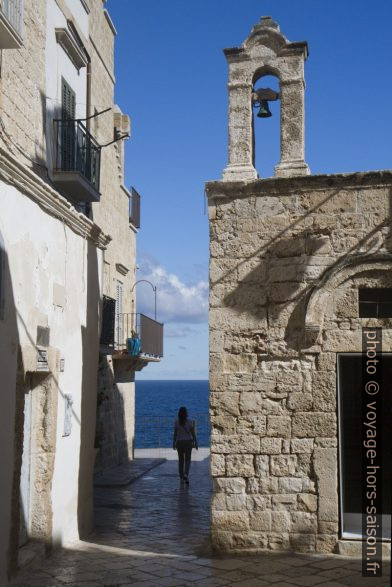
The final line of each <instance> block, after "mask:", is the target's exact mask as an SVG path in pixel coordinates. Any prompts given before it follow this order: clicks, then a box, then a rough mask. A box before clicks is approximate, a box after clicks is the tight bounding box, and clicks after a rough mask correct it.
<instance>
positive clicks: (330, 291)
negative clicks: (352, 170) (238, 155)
mask: <svg viewBox="0 0 392 587" xmlns="http://www.w3.org/2000/svg"><path fill="white" fill-rule="evenodd" d="M207 193H208V199H209V222H210V313H209V323H210V390H211V394H210V416H211V424H212V436H211V471H212V476H213V480H214V495H213V500H212V539H213V545H214V547H215V549H217V550H220V551H255V550H261V549H271V550H288V549H294V550H296V551H307V552H309V551H317V552H331V551H336V550H337V549H338V543H339V538H340V535H339V522H340V519H339V516H340V514H339V493H338V475H339V473H338V458H337V450H338V412H337V399H336V397H337V389H336V360H337V354H338V353H341V352H360V351H361V328H362V326H382V327H383V329H384V330H383V350H384V351H390V350H391V349H392V320H391V319H382V320H375V319H363V318H359V317H358V288H359V287H362V286H367V287H391V285H392V272H391V268H392V254H391V241H390V220H389V219H390V210H391V195H392V173H391V172H374V173H357V174H349V175H333V176H307V177H306V176H305V177H297V178H281V179H278V178H275V179H266V180H256V181H250V182H244V181H236V182H228V181H220V182H210V183H208V184H207Z"/></svg>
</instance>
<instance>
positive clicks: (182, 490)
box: [10, 449, 389, 587]
mask: <svg viewBox="0 0 392 587" xmlns="http://www.w3.org/2000/svg"><path fill="white" fill-rule="evenodd" d="M173 455H174V453H173ZM195 458H197V459H199V460H197V461H195V462H193V463H192V469H191V479H190V485H189V487H186V486H184V487H181V486H180V484H179V481H178V475H177V462H176V461H175V460H166V461H163V462H161V464H159V461H158V462H157V461H156V462H155V464H157V466H155V467H154V468H152V469H150V470H148V468H149V467H148V466H146V467H145V471H146V472H145V473H144V474H143V475H142V476H140V477H138V478H136V479H135V480H134V481H133V482H132V483H131V484H129V485H127V486H122V487H120V486H119V485H121V483H120V482H117V481H118V476H117V478H116V470H115V469H114V470H113V475H112V477H113V482H112V486H111V487H98V488H96V530H95V533H94V534H93V535H92V536H91V537H90V540H89V541H88V542H87V541H84V542H81V541H80V542H78V543H74V544H72V545H70V546H68V548H67V549H64V550H60V551H58V552H56V553H54V555H53V556H52V557H50V558H48V559H47V560H45V561H41V562H40V563H37V564H36V565H35V567H33V568H31V567H30V568H27V569H26V570H25V571H24V572H23V573H21V574H20V575H19V576H18V577H17V578H16V579H14V580H13V581H12V582H11V584H10V585H13V586H18V587H60V586H63V587H64V586H72V587H126V586H128V585H132V586H133V587H136V586H145V587H147V586H151V587H153V586H161V585H162V586H169V587H176V586H188V585H199V586H211V587H212V586H215V585H216V586H218V585H222V586H223V585H241V587H242V586H244V587H258V586H260V587H262V586H265V585H275V586H277V587H293V586H295V585H301V586H306V585H322V586H323V587H339V586H344V585H347V586H348V585H353V586H357V585H368V584H369V585H389V578H388V577H386V576H384V577H383V578H382V579H364V578H362V577H361V571H360V561H359V560H357V561H355V560H353V559H352V558H350V559H349V558H343V557H340V556H326V555H302V554H290V553H276V554H274V553H271V554H269V553H268V554H267V553H266V554H258V555H257V556H241V557H234V556H229V555H228V556H227V557H224V556H219V557H215V556H213V555H212V553H211V551H210V548H209V533H210V523H209V516H210V505H209V504H210V493H211V480H210V475H209V462H208V454H207V451H206V449H201V450H200V451H199V452H198V453H196V454H195ZM151 463H153V460H151ZM153 464H154V463H153ZM137 466H138V465H137V460H136V464H135V465H134V467H137ZM101 485H104V483H102V484H101ZM108 485H110V483H108ZM116 485H117V486H116ZM385 566H386V567H387V566H388V563H385Z"/></svg>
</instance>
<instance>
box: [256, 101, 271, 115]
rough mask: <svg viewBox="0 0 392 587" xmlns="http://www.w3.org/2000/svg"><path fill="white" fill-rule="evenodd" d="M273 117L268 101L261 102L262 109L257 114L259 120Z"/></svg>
mask: <svg viewBox="0 0 392 587" xmlns="http://www.w3.org/2000/svg"><path fill="white" fill-rule="evenodd" d="M270 116H272V114H271V110H270V109H269V106H268V102H267V100H261V101H260V109H259V111H258V113H257V118H269V117H270Z"/></svg>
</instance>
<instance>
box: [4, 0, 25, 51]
mask: <svg viewBox="0 0 392 587" xmlns="http://www.w3.org/2000/svg"><path fill="white" fill-rule="evenodd" d="M22 30H23V0H0V49H19V48H20V47H21V46H22V45H23V40H22Z"/></svg>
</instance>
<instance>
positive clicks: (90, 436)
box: [78, 241, 100, 538]
mask: <svg viewBox="0 0 392 587" xmlns="http://www.w3.org/2000/svg"><path fill="white" fill-rule="evenodd" d="M87 247H88V248H87V280H86V282H87V292H86V296H87V304H86V306H87V309H86V325H85V326H82V333H81V334H82V353H83V357H82V367H83V370H82V389H81V412H80V414H81V416H80V460H79V492H78V526H79V535H80V537H81V538H84V537H85V536H87V535H88V534H89V533H90V532H91V531H92V530H93V527H94V514H93V473H94V461H95V450H94V438H95V420H96V410H97V371H98V355H99V304H100V287H99V273H98V258H97V250H96V248H95V246H94V245H93V244H92V243H91V242H90V241H87Z"/></svg>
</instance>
